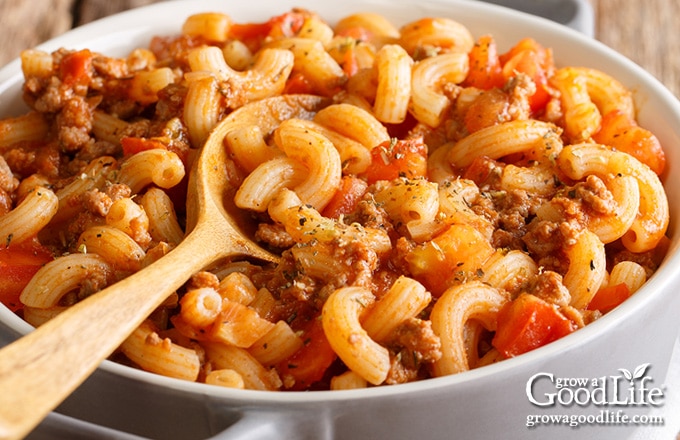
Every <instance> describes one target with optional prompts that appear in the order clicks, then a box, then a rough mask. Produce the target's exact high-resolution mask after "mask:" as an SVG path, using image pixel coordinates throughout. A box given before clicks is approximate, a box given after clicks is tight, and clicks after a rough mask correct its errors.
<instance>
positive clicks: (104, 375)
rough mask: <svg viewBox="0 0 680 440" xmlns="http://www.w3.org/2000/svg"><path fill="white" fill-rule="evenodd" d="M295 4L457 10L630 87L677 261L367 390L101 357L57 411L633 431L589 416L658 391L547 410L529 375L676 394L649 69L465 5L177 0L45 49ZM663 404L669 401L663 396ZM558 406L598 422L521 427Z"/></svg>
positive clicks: (186, 425)
mask: <svg viewBox="0 0 680 440" xmlns="http://www.w3.org/2000/svg"><path fill="white" fill-rule="evenodd" d="M296 6H300V7H306V8H308V9H312V10H314V11H316V12H318V13H320V15H321V16H323V17H324V18H326V19H329V20H331V21H332V20H333V19H334V18H339V17H342V16H345V15H347V14H349V13H350V12H358V11H375V12H379V13H381V14H383V15H385V16H386V17H388V18H390V19H392V20H393V21H394V22H395V23H405V22H408V21H412V20H414V19H415V18H419V17H422V16H448V17H450V18H453V19H455V20H458V21H460V22H461V23H463V24H465V25H466V26H468V27H469V28H470V29H471V31H472V32H473V34H474V35H475V36H479V35H482V34H485V33H491V34H493V35H494V36H495V37H496V40H497V42H498V44H499V51H504V50H506V49H508V48H509V47H510V46H511V45H513V44H514V43H516V42H517V41H519V40H520V39H522V38H524V37H527V36H531V37H533V38H535V39H536V40H538V41H539V42H540V43H541V44H543V45H544V46H547V47H551V48H553V49H554V53H555V54H556V62H557V64H558V65H585V66H590V67H594V68H597V69H601V70H603V71H605V72H608V73H610V74H612V75H614V76H615V77H616V78H618V79H619V80H620V81H621V82H623V84H624V85H626V86H628V87H629V88H630V89H632V90H633V91H634V96H635V101H636V104H637V108H638V116H639V121H640V123H641V125H643V126H645V127H646V128H648V129H650V130H652V131H653V132H654V133H655V134H656V135H657V136H658V138H659V139H660V140H661V142H662V144H663V145H664V147H665V149H666V154H667V161H668V170H669V172H668V173H667V176H665V178H664V179H665V185H666V189H667V192H668V197H669V199H670V209H671V227H670V230H669V236H670V237H671V245H670V250H669V254H668V257H667V258H666V260H665V262H664V263H663V265H662V266H661V267H660V268H659V270H658V272H657V273H656V274H655V275H654V276H653V277H652V278H651V279H650V280H649V281H648V283H647V284H646V285H645V286H644V287H643V288H642V289H640V290H639V291H638V292H637V293H636V294H635V295H634V296H633V297H632V298H630V299H629V300H627V301H626V302H625V303H624V304H623V305H621V306H620V307H619V308H617V309H616V310H614V311H612V312H611V313H609V314H608V315H606V316H605V317H603V318H602V319H600V320H598V321H596V322H594V323H593V324H591V325H589V326H587V327H586V328H584V329H582V330H579V331H577V332H575V333H573V334H571V335H569V336H567V337H565V338H563V339H561V340H559V341H557V342H554V343H552V344H549V345H547V346H545V347H542V348H539V349H537V350H535V351H532V352H530V353H527V354H524V355H521V356H518V357H516V358H514V359H510V360H507V361H504V362H501V363H498V364H495V365H491V366H488V367H484V368H480V369H477V370H473V371H470V372H466V373H462V374H458V375H454V376H449V377H444V378H438V379H430V380H426V381H421V382H416V383H409V384H404V385H398V386H389V387H379V388H373V389H365V390H355V391H334V392H306V393H269V392H257V391H243V390H230V389H221V388H218V387H210V386H206V385H202V384H195V383H187V382H181V381H178V380H173V379H169V378H164V377H160V376H156V375H152V374H149V373H145V372H142V371H138V370H134V369H130V368H127V367H124V366H121V365H117V364H114V363H112V362H108V361H106V362H104V364H103V365H102V366H101V368H100V369H99V370H98V371H97V372H96V373H95V374H94V376H93V377H92V378H90V379H89V380H88V381H87V382H86V383H85V384H84V385H83V386H82V387H81V388H80V389H79V390H78V391H77V392H76V393H75V394H74V395H73V396H72V397H71V398H69V399H68V400H67V401H66V402H65V403H64V404H63V405H62V406H61V407H60V408H59V411H61V412H63V413H65V414H69V415H73V416H76V417H78V418H81V419H83V420H87V421H90V422H93V423H97V424H101V425H105V426H111V427H114V428H116V429H117V430H119V432H118V434H119V435H122V434H121V433H122V432H129V433H135V434H137V435H142V436H146V437H153V438H185V439H191V438H207V437H211V436H216V435H218V434H219V437H220V438H244V439H245V438H248V439H259V438H262V439H264V438H266V439H272V438H286V439H289V438H310V439H330V438H353V439H354V438H371V439H375V438H391V439H414V438H419V437H426V438H431V439H435V438H442V439H451V438H475V439H491V438H522V439H528V438H547V437H550V438H553V439H561V438H574V437H578V438H586V437H588V438H590V437H596V438H617V439H620V438H625V437H626V436H627V435H628V434H629V433H630V432H631V431H632V430H633V429H634V428H635V427H633V426H615V427H612V426H611V425H610V426H604V424H603V423H599V422H598V421H597V420H593V417H594V416H595V415H598V414H600V415H602V411H605V412H612V413H616V412H617V411H618V413H619V414H620V413H621V412H625V413H626V414H628V415H629V416H634V415H636V414H647V413H648V412H649V410H650V409H653V408H652V406H650V405H649V404H648V403H649V402H648V400H649V399H647V398H645V399H646V400H647V401H646V403H645V404H642V405H630V404H616V403H614V402H611V399H609V402H607V403H606V404H602V405H598V404H595V403H593V401H592V399H591V400H590V401H588V402H587V404H583V405H580V404H572V405H566V404H562V403H561V402H557V403H556V404H554V405H551V406H548V407H543V406H538V405H536V404H533V403H532V402H530V400H529V398H528V395H527V384H528V383H529V382H530V378H531V377H532V376H534V375H536V374H537V373H549V374H552V375H554V377H556V378H572V379H575V378H585V379H591V380H592V379H597V378H604V379H605V381H607V382H608V383H609V382H612V383H614V382H615V383H616V384H617V385H618V386H620V391H621V396H619V400H621V399H623V393H624V392H627V390H628V388H627V385H628V382H627V381H619V382H616V381H617V380H618V379H615V378H616V377H619V378H621V377H622V372H621V371H620V369H626V370H629V371H631V372H632V371H634V369H635V368H636V367H638V366H641V365H645V364H649V365H650V367H649V368H647V369H645V370H644V373H645V377H646V380H647V382H646V384H647V388H658V389H659V391H660V392H661V393H662V399H663V398H664V397H666V396H665V395H664V394H665V393H670V392H671V390H668V389H667V387H665V386H664V380H665V377H666V372H667V369H668V365H669V359H670V356H671V351H672V348H673V345H674V341H675V340H676V337H677V335H678V329H679V321H680V320H678V312H680V295H677V294H676V289H677V287H676V286H677V285H678V282H679V281H680V273H679V272H678V270H677V268H678V267H679V266H680V261H679V260H680V252H678V246H679V241H680V232H679V231H678V225H677V221H676V219H678V218H680V194H679V193H678V189H679V188H680V182H679V180H680V173H678V172H677V169H678V168H680V105H679V104H678V101H677V100H676V98H675V97H673V96H672V94H671V93H670V92H668V91H667V90H666V89H665V88H664V87H663V86H662V85H661V84H660V83H659V82H658V81H657V80H655V79H654V78H653V77H652V76H651V75H649V74H648V73H646V72H645V71H644V70H642V69H641V68H640V67H638V66H637V65H635V64H634V63H632V62H631V61H629V60H627V59H626V58H624V57H623V56H621V55H618V54H617V53H615V52H613V51H612V50H610V49H608V48H607V47H605V46H603V45H602V44H599V43H598V42H596V41H594V40H592V39H590V38H589V37H587V36H584V35H582V34H579V33H577V32H575V31H572V30H570V29H568V28H566V27H563V26H560V25H557V24H554V23H553V22H550V21H547V20H544V19H539V18H536V17H532V16H529V15H525V14H522V13H518V12H515V11H512V10H509V9H505V8H500V7H496V6H493V5H488V4H485V3H480V2H472V1H463V0H458V1H455V0H450V1H422V0H418V1H416V0H343V1H337V2H315V1H314V0H277V1H273V0H250V1H247V2H239V4H238V5H236V4H234V3H230V2H226V1H224V0H222V1H211V0H188V1H172V2H166V3H161V4H156V5H153V6H150V7H146V8H142V9H138V10H132V11H128V12H126V13H122V14H119V15H116V16H113V17H110V18H107V19H104V20H101V21H98V22H95V23H93V24H90V25H86V26H83V27H81V28H78V29H76V30H74V31H71V32H69V33H67V34H65V35H63V36H61V37H59V38H56V39H54V40H52V41H50V42H49V43H46V44H45V45H43V46H42V48H43V49H45V50H53V49H57V48H58V47H61V46H64V47H69V48H85V47H87V48H91V49H94V50H97V51H99V52H103V53H106V54H110V55H124V54H126V53H127V51H128V50H129V49H130V48H132V47H138V46H145V45H147V43H148V41H149V39H150V37H151V36H153V35H156V34H174V33H177V32H178V30H179V28H180V26H181V24H182V22H183V21H184V19H185V17H187V16H188V15H189V14H191V13H195V12H204V11H224V12H227V13H228V14H230V15H231V16H232V17H233V18H234V19H235V20H237V21H255V22H256V21H264V20H265V19H267V18H269V17H270V16H273V15H277V14H279V13H282V12H285V11H286V10H288V9H289V8H291V7H296ZM22 81H23V79H22V76H21V72H20V68H19V62H18V61H14V62H12V63H10V64H9V65H7V66H6V67H5V68H3V69H2V70H1V71H0V115H2V116H8V115H18V114H20V113H22V112H23V111H24V110H25V107H24V105H23V104H22V103H21V92H20V89H21V84H22ZM0 324H1V327H0V333H1V336H2V338H0V342H2V340H4V341H5V342H6V341H7V340H9V339H12V338H14V337H17V336H18V335H20V334H24V333H26V332H28V331H30V330H31V327H30V326H29V325H27V324H26V323H25V322H23V321H21V320H20V319H18V318H17V317H16V316H15V315H13V314H12V313H11V312H9V310H7V309H6V308H4V307H2V306H0ZM55 368H58V366H55ZM638 379H639V378H638ZM638 385H639V382H636V385H635V386H638ZM589 386H590V385H588V386H586V387H582V388H587V387H589ZM534 388H535V395H536V396H539V400H545V398H546V397H545V393H547V392H550V391H551V390H552V391H556V389H555V386H554V385H550V384H549V381H548V380H547V379H546V378H545V377H543V378H542V380H541V381H539V383H538V384H536V386H535V387H534ZM565 388H568V389H569V390H570V391H564V392H563V395H562V400H563V401H564V400H566V399H567V397H568V393H569V392H571V393H576V395H577V396H578V395H579V393H581V394H580V396H581V398H582V399H585V398H584V397H583V396H584V395H585V394H584V393H586V392H587V391H583V390H581V391H578V388H579V386H577V385H575V384H574V385H569V386H567V387H565ZM673 391H677V390H673ZM589 392H592V389H591V390H590V391H589ZM540 396H543V397H540ZM577 398H578V397H577ZM645 399H643V400H645ZM657 401H658V399H657ZM638 402H639V401H638ZM629 403H630V402H629ZM656 409H657V410H659V409H663V401H661V404H660V405H657V407H656ZM549 414H553V415H567V416H571V417H574V418H578V417H580V418H581V420H582V421H585V422H586V423H587V422H588V421H589V420H591V421H592V422H593V423H591V424H590V426H584V427H583V426H582V427H581V428H579V429H578V430H575V429H574V428H570V427H568V426H555V425H552V426H548V427H546V426H542V427H538V428H536V427H534V428H529V427H527V426H526V425H527V418H528V417H529V416H532V415H538V416H543V415H549ZM667 417H668V418H670V417H672V415H670V414H669V415H667ZM651 429H654V428H651Z"/></svg>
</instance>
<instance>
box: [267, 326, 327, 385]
mask: <svg viewBox="0 0 680 440" xmlns="http://www.w3.org/2000/svg"><path fill="white" fill-rule="evenodd" d="M302 338H303V340H304V341H305V345H303V346H302V348H300V349H299V350H298V351H296V352H295V353H294V354H293V355H292V356H291V357H290V358H288V359H286V360H284V361H282V362H281V363H279V364H278V365H277V366H276V369H277V370H278V371H279V373H280V375H281V377H284V382H285V376H289V377H291V378H292V379H294V381H295V383H294V385H293V386H292V387H291V388H290V389H291V390H304V389H307V388H309V387H310V385H312V384H314V383H316V382H318V381H320V380H321V379H322V378H323V377H324V374H325V373H326V370H328V368H329V367H330V366H331V364H332V363H333V362H334V361H335V359H336V358H337V355H336V354H335V352H334V351H333V348H332V347H331V344H330V343H329V342H328V339H327V338H326V334H325V333H324V331H323V326H322V324H321V320H320V319H313V320H312V321H310V324H309V325H308V326H307V329H306V330H305V331H304V334H303V336H302Z"/></svg>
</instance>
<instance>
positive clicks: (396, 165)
mask: <svg viewBox="0 0 680 440" xmlns="http://www.w3.org/2000/svg"><path fill="white" fill-rule="evenodd" d="M426 174H427V145H425V143H424V142H423V139H422V138H415V139H406V140H392V141H385V142H383V143H382V144H380V145H378V146H376V147H373V149H372V150H371V166H370V167H369V168H368V170H367V171H366V177H367V179H368V183H369V184H372V183H375V182H377V181H378V180H393V179H396V178H398V177H406V178H417V177H425V175H426Z"/></svg>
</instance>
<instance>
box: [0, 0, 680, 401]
mask: <svg viewBox="0 0 680 440" xmlns="http://www.w3.org/2000/svg"><path fill="white" fill-rule="evenodd" d="M250 3H255V4H258V3H270V2H269V1H268V0H251V2H250ZM346 4H352V5H354V6H357V5H362V6H366V7H371V8H376V7H377V8H391V7H394V6H395V5H398V6H401V7H404V6H412V5H413V1H412V0H391V1H389V0H364V1H359V0H349V1H348V2H346V3H343V8H345V7H346V6H344V5H346ZM291 5H295V6H300V7H307V8H308V9H310V10H314V9H315V6H316V4H315V3H314V0H298V1H295V0H282V1H279V2H277V7H278V8H279V9H280V11H279V12H284V11H285V10H286V8H287V6H291ZM418 6H419V7H420V8H422V9H424V10H439V11H443V10H445V9H446V10H447V11H455V10H456V8H463V10H464V11H465V14H467V15H471V14H472V15H474V14H477V15H485V14H486V15H490V16H492V17H493V19H496V20H498V19H501V18H502V19H504V20H513V21H515V22H517V24H518V27H519V25H525V26H528V27H530V28H531V31H530V32H535V31H536V30H540V31H541V33H546V34H549V35H551V36H553V37H554V38H555V39H563V40H565V41H567V42H568V44H570V45H575V46H578V47H586V48H588V50H590V51H594V52H596V53H597V54H599V55H601V56H603V57H604V58H606V59H607V62H609V63H612V64H613V65H616V66H618V67H620V68H622V69H623V71H624V72H626V73H627V74H628V75H629V76H630V77H631V78H635V79H636V81H637V82H638V83H639V84H638V87H642V88H643V89H646V90H647V91H648V92H649V95H650V96H653V97H654V98H655V99H659V100H661V102H663V104H664V105H665V106H667V107H668V108H669V109H671V111H672V116H674V119H675V120H676V121H678V122H679V124H678V126H680V101H678V99H677V98H676V97H675V96H673V95H672V93H670V91H668V90H667V89H666V87H665V86H663V84H661V83H660V82H659V81H658V80H657V79H656V78H655V77H654V76H652V75H651V74H650V73H648V72H647V71H645V70H644V69H642V68H641V67H640V66H638V65H637V64H635V63H634V62H633V61H631V60H630V59H628V58H626V57H624V56H623V55H621V54H619V53H618V52H616V51H614V50H613V49H611V48H609V47H608V46H606V45H604V44H603V43H601V42H599V41H597V40H594V39H592V38H591V37H589V36H587V35H583V34H581V33H579V32H577V31H575V30H573V29H570V28H568V27H566V26H563V25H560V24H558V23H555V22H552V21H550V20H548V19H545V18H542V17H537V16H532V15H529V14H526V13H523V12H520V11H516V10H512V9H508V8H506V7H503V6H498V5H495V4H491V3H484V2H476V1H469V0H426V1H422V2H418ZM231 8H233V6H231ZM316 9H318V8H316ZM209 10H217V11H229V12H228V13H229V14H231V15H234V16H238V15H239V12H238V10H236V9H235V8H234V11H230V6H229V5H228V4H227V3H225V2H223V1H218V0H174V1H173V2H161V3H154V4H150V5H146V6H142V7H138V8H134V9H131V10H127V11H124V12H121V13H118V14H114V15H111V16H108V17H105V18H102V19H99V20H96V21H93V22H91V23H88V24H85V25H83V26H80V27H78V28H75V29H72V30H70V31H68V32H66V33H64V34H62V35H60V36H57V37H55V38H53V39H51V40H49V41H47V42H45V43H42V44H40V45H38V46H36V49H41V50H46V51H50V50H55V49H58V48H59V47H62V46H66V47H72V48H76V49H77V48H94V50H98V51H99V50H100V49H98V46H97V45H98V44H99V45H101V44H104V42H106V41H108V42H111V41H126V42H132V41H135V40H136V39H139V38H146V39H147V40H148V36H149V35H157V34H163V33H168V34H171V33H177V32H178V27H177V23H181V21H182V20H180V19H178V18H177V17H178V16H181V17H182V18H183V17H186V16H188V15H189V14H190V13H194V12H205V11H209ZM232 12H233V13H232ZM276 12H277V11H272V13H271V14H269V13H265V14H262V18H263V19H266V18H268V16H270V15H274V14H275V13H276ZM156 14H158V15H156ZM149 15H151V16H161V15H162V16H168V17H172V18H173V19H172V20H169V21H166V22H165V23H163V24H162V25H160V26H159V25H154V24H153V23H152V22H150V20H148V16H149ZM449 15H452V12H450V13H449ZM322 17H323V15H322ZM491 21H493V20H491ZM461 23H463V24H466V23H465V21H464V20H461ZM522 27H524V26H522ZM145 41H146V40H145ZM109 44H110V43H109ZM114 45H116V46H121V49H122V48H123V47H126V48H127V49H129V48H130V46H124V45H122V44H121V43H115V44H114ZM102 52H103V53H107V52H106V51H105V50H102ZM556 59H557V60H559V54H558V55H557V56H556ZM17 81H19V83H22V82H23V76H22V75H21V69H20V60H19V59H15V60H13V61H11V62H10V63H8V64H6V65H5V66H4V67H2V69H0V97H2V96H3V94H5V93H6V92H7V91H8V90H9V89H11V88H13V87H16V84H17ZM640 90H641V89H640V88H638V89H636V90H634V95H635V98H636V104H637V99H638V98H639V92H640ZM1 111H2V106H0V112H1ZM676 221H677V220H675V221H673V219H672V225H671V226H672V227H673V224H674V223H675V222H676ZM675 227H677V225H676V226H675ZM669 231H670V229H669ZM678 234H680V232H677V231H676V232H675V234H674V235H678ZM677 241H678V240H677V239H675V240H674V241H673V243H672V245H671V247H670V248H669V250H668V254H667V255H666V257H665V259H664V261H663V263H662V265H661V266H660V267H659V269H658V270H657V271H656V273H655V274H654V275H653V276H652V277H651V278H650V279H649V280H648V281H647V282H646V283H645V285H644V286H643V287H642V288H641V289H640V290H639V291H638V292H637V293H636V294H635V295H633V296H632V297H631V298H629V299H627V300H626V301H625V302H624V303H623V304H621V305H620V306H619V307H617V308H616V309H615V310H612V311H611V312H609V313H608V314H606V315H605V316H603V317H602V318H600V319H598V320H596V321H595V322H592V323H591V324H589V325H587V326H586V327H584V328H582V329H579V331H577V332H574V333H572V334H570V335H567V336H566V337H563V338H561V339H560V340H558V341H555V342H552V343H550V344H548V345H546V346H543V347H540V348H538V349H535V350H533V351H531V352H528V353H525V354H522V355H520V356H517V357H515V358H511V359H507V360H504V361H502V362H499V363H496V364H492V365H488V366H485V367H481V368H477V369H473V370H470V371H466V372H463V373H459V374H456V375H451V376H445V377H438V378H431V379H427V380H421V381H417V382H411V383H405V384H398V385H394V386H380V387H372V388H368V389H362V390H336V391H314V392H295V391H286V392H262V391H256V390H237V389H225V388H221V387H214V386H211V385H206V384H202V383H195V382H187V381H181V380H177V379H173V378H169V377H164V376H160V375H157V374H154V373H149V372H146V371H143V370H138V369H135V368H131V367H127V366H124V365H121V364H118V363H115V362H113V361H109V360H106V361H104V362H103V363H102V365H101V366H100V367H99V368H100V369H102V370H104V371H107V372H110V373H113V374H116V375H119V376H122V377H126V378H129V379H132V380H135V381H141V382H145V383H150V384H155V385H159V386H163V387H166V388H169V389H173V390H176V391H181V392H189V393H198V394H210V395H212V396H216V397H224V398H232V399H233V398H238V399H248V400H250V401H253V402H268V403H276V402H288V403H290V402H306V403H309V402H319V401H344V400H355V399H364V398H377V397H386V396H392V395H397V394H398V395H403V394H408V393H414V392H422V391H427V390H431V389H435V388H442V387H449V386H454V385H456V384H460V383H464V382H474V381H479V380H483V379H485V378H487V377H489V376H494V375H498V374H502V373H508V372H511V371H514V370H518V369H520V368H521V367H522V366H527V365H530V364H533V363H535V362H539V363H540V361H541V359H546V358H550V357H553V356H556V355H557V354H559V353H561V352H564V351H569V350H571V349H573V348H575V347H577V346H580V345H582V344H585V343H587V342H589V341H592V340H593V339H595V338H597V337H598V336H599V335H600V334H602V333H603V332H606V331H608V330H610V329H612V328H614V327H616V326H617V325H618V324H619V323H620V322H621V321H623V320H625V319H626V318H627V317H629V316H630V315H631V314H633V313H635V311H636V310H637V309H639V308H640V307H644V306H645V305H646V304H647V303H649V302H651V301H654V300H656V299H658V298H657V297H658V296H660V295H662V294H663V292H665V291H666V290H668V289H672V286H671V283H672V282H673V281H674V280H675V281H677V278H680V274H678V273H677V272H678V271H674V270H673V268H674V267H678V266H679V265H680V251H678V247H679V245H678V243H677ZM673 272H676V273H673ZM674 277H675V278H674ZM0 322H2V323H4V324H5V325H8V326H9V327H10V328H11V329H12V330H14V331H16V332H17V333H20V334H22V335H23V334H26V333H28V332H29V331H31V330H32V329H33V327H32V326H31V325H30V324H28V323H26V322H25V321H23V320H22V319H21V318H19V317H18V316H16V315H15V314H14V313H12V312H11V311H10V310H9V309H8V308H7V307H5V306H4V305H1V304H0ZM678 330H679V331H680V328H679V329H678Z"/></svg>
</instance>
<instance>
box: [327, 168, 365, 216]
mask: <svg viewBox="0 0 680 440" xmlns="http://www.w3.org/2000/svg"><path fill="white" fill-rule="evenodd" d="M367 187H368V184H367V183H366V182H365V181H364V180H362V179H359V178H358V177H354V176H343V178H342V180H341V182H340V188H338V190H337V191H336V192H335V195H333V198H332V199H331V201H330V202H328V204H327V205H326V207H325V208H324V209H323V212H322V214H323V215H324V216H325V217H330V218H339V217H340V216H341V215H343V214H349V213H351V212H353V211H354V209H355V208H356V206H357V203H359V201H360V200H361V197H362V196H363V195H364V193H365V192H366V188H367Z"/></svg>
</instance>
